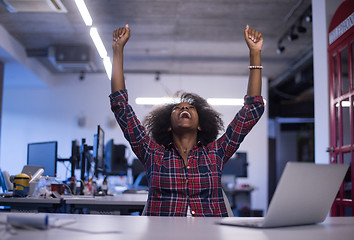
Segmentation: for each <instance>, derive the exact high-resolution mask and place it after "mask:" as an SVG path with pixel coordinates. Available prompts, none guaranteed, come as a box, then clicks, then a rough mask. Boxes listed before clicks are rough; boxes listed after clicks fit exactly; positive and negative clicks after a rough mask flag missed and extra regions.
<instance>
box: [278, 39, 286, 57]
mask: <svg viewBox="0 0 354 240" xmlns="http://www.w3.org/2000/svg"><path fill="white" fill-rule="evenodd" d="M284 50H285V47H284V46H283V44H282V40H280V41H279V42H278V47H277V50H276V52H277V53H278V54H282V53H283V52H284Z"/></svg>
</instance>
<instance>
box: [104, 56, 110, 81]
mask: <svg viewBox="0 0 354 240" xmlns="http://www.w3.org/2000/svg"><path fill="white" fill-rule="evenodd" d="M103 66H104V69H105V70H106V73H107V76H108V79H111V77H112V62H111V58H110V57H108V56H106V57H105V58H103Z"/></svg>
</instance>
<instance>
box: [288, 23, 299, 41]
mask: <svg viewBox="0 0 354 240" xmlns="http://www.w3.org/2000/svg"><path fill="white" fill-rule="evenodd" d="M298 38H299V35H297V34H296V33H295V32H294V27H292V28H291V30H290V33H289V35H288V40H289V41H290V42H292V41H295V40H296V39H298Z"/></svg>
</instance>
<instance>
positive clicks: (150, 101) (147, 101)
mask: <svg viewBox="0 0 354 240" xmlns="http://www.w3.org/2000/svg"><path fill="white" fill-rule="evenodd" d="M178 100H179V99H178V98H171V97H161V98H152V97H138V98H136V99H135V103H136V104H138V105H161V104H169V103H177V102H178Z"/></svg>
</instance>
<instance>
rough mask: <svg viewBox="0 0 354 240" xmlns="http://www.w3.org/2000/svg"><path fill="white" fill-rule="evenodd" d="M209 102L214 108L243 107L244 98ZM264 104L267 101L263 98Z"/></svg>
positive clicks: (216, 99)
mask: <svg viewBox="0 0 354 240" xmlns="http://www.w3.org/2000/svg"><path fill="white" fill-rule="evenodd" d="M207 102H208V103H209V104H210V105H212V106H243V103H244V99H243V98H208V99H207ZM263 102H264V104H266V103H267V101H266V100H265V99H264V98H263Z"/></svg>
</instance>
